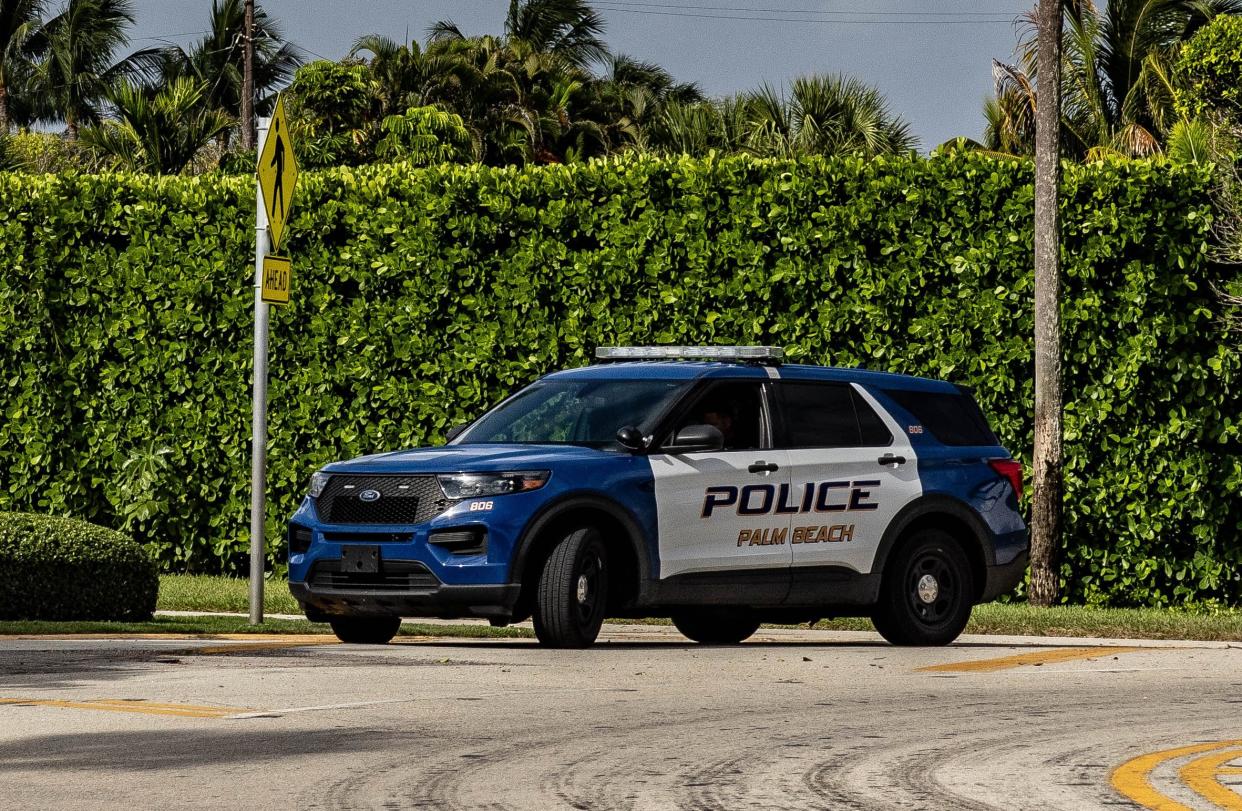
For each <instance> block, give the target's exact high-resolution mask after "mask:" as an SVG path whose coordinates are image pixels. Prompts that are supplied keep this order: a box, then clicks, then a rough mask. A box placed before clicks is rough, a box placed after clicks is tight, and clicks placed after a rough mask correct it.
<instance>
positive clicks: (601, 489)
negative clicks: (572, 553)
mask: <svg viewBox="0 0 1242 811" xmlns="http://www.w3.org/2000/svg"><path fill="white" fill-rule="evenodd" d="M323 470H324V472H325V473H342V474H346V473H354V474H385V473H389V474H391V473H400V474H409V475H417V474H424V475H425V474H445V473H475V472H488V473H497V472H501V471H506V470H515V471H516V470H551V471H552V475H551V476H549V478H548V482H547V484H545V485H544V486H543V487H541V488H539V489H538V490H532V491H530V492H527V493H514V494H510V495H505V496H493V497H488V498H471V499H463V500H462V501H460V502H458V503H457V504H456V505H454V506H453V507H451V508H449V510H447V511H446V512H444V513H442V514H441V515H439V516H436V517H435V518H433V519H432V520H431V521H429V522H427V523H425V524H421V525H395V524H384V525H376V524H327V523H324V522H323V521H321V520H320V518H319V515H318V513H317V512H316V509H315V502H314V499H312V498H310V497H307V498H306V499H304V500H303V501H302V505H301V507H300V508H299V509H298V511H297V512H296V513H295V514H294V515H293V518H292V519H291V522H292V523H294V524H298V525H300V526H303V527H306V528H308V529H310V530H312V532H314V542H313V543H312V544H311V548H310V549H309V550H308V551H307V553H306V554H304V555H296V556H290V558H289V579H290V580H291V581H294V582H303V581H305V580H306V577H307V575H308V574H309V572H310V569H311V566H312V565H313V564H314V562H315V561H316V560H319V559H321V558H322V559H325V560H334V559H337V558H340V557H341V543H339V542H330V541H326V540H324V538H323V534H324V533H325V532H328V533H331V534H333V535H334V536H342V535H350V536H353V538H352V539H351V541H352V542H354V543H376V541H375V540H374V539H375V538H376V536H377V535H390V534H408V536H409V540H408V541H402V542H399V543H391V542H388V543H385V542H379V543H378V545H379V547H380V556H381V557H382V558H383V559H384V560H416V561H418V562H420V563H422V564H424V565H425V566H427V567H428V568H429V569H430V570H431V571H432V573H433V574H435V575H436V577H438V578H439V579H440V581H441V582H442V583H445V584H448V585H481V584H500V583H507V582H509V580H510V577H511V575H512V574H513V573H512V572H511V564H512V561H513V558H514V554H515V553H516V551H517V544H518V542H519V541H520V540H521V536H522V532H523V530H525V528H526V526H527V524H528V523H529V522H530V520H531V518H532V517H533V516H536V515H538V514H539V513H540V512H541V511H542V510H544V509H545V508H546V507H549V506H553V505H555V504H556V503H557V502H559V501H561V500H563V499H566V498H569V497H582V496H587V497H595V498H602V499H605V500H608V501H611V502H613V503H615V504H616V505H618V506H620V507H621V508H622V509H623V510H625V511H626V512H627V513H628V514H629V515H630V516H631V517H632V518H633V520H634V522H635V524H636V525H637V526H638V527H640V528H641V530H642V532H643V534H644V536H645V537H644V540H645V542H646V545H647V549H648V552H649V555H650V560H651V561H652V562H653V566H654V565H655V561H656V560H657V558H658V556H657V553H656V509H655V494H654V487H653V484H652V482H653V479H652V475H651V463H650V462H649V461H648V460H647V458H646V457H645V456H633V455H631V454H628V453H622V452H619V451H609V450H596V449H593V448H584V447H581V446H576V445H483V444H480V445H450V446H447V447H444V448H437V449H434V450H411V451H397V452H394V453H384V454H377V455H374V456H364V457H361V458H358V459H353V460H351V461H348V462H336V463H333V464H330V465H328V466H327V467H325V468H324V469H323ZM486 502H491V504H492V507H491V509H489V510H484V511H477V510H472V509H471V505H473V504H476V503H486ZM476 526H477V527H485V528H486V529H487V531H488V544H487V554H486V556H483V555H476V556H470V557H464V556H459V555H453V554H450V553H449V552H448V551H446V550H443V549H440V548H438V547H436V546H434V545H432V544H428V543H427V537H428V535H430V534H431V533H432V532H435V531H438V530H449V529H464V528H467V527H476ZM655 576H658V570H657V571H656V574H655Z"/></svg>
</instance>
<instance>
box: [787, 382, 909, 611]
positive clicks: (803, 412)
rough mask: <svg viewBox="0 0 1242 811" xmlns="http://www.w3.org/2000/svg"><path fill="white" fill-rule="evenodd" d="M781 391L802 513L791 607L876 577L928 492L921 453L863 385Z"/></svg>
mask: <svg viewBox="0 0 1242 811" xmlns="http://www.w3.org/2000/svg"><path fill="white" fill-rule="evenodd" d="M776 390H777V397H778V400H779V403H780V409H779V410H780V425H779V428H778V434H777V444H778V446H779V447H781V448H782V449H783V450H785V451H786V452H787V453H788V454H789V462H790V472H791V489H792V492H793V494H794V495H795V496H796V499H797V506H798V513H797V514H796V515H794V516H793V517H792V518H793V521H792V526H791V528H790V550H791V560H792V566H793V572H792V580H793V583H794V591H793V592H791V595H790V600H791V601H792V602H803V601H808V602H819V601H825V600H827V601H830V600H831V585H830V584H831V581H832V580H834V579H836V580H839V579H840V577H841V576H843V575H848V574H850V573H858V574H866V573H869V572H870V571H871V567H872V563H873V562H874V560H875V555H876V550H877V549H878V547H879V543H880V539H881V538H882V537H883V535H884V530H885V529H886V528H887V527H888V524H889V522H890V521H892V519H893V517H894V516H896V514H897V512H898V511H899V510H901V508H902V507H904V506H905V505H906V504H908V503H910V502H911V501H913V500H914V499H916V498H918V496H919V495H920V494H921V493H922V488H921V485H920V484H919V476H918V464H917V462H916V459H915V453H914V448H913V447H912V446H911V445H910V442H909V440H908V439H907V438H906V434H905V432H904V431H902V430H901V429H900V427H899V426H898V425H897V423H896V422H894V421H893V419H892V418H891V417H890V416H889V415H888V414H886V413H885V412H884V410H883V409H882V408H881V407H879V405H878V404H877V403H876V402H875V400H874V399H873V398H872V397H871V396H870V394H868V393H867V391H866V390H865V389H863V388H862V387H861V386H858V385H857V384H853V383H846V382H829V381H818V380H781V381H778V382H777V384H776ZM821 587H822V588H821ZM819 592H827V593H824V594H820V593H819Z"/></svg>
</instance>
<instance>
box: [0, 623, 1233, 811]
mask: <svg viewBox="0 0 1242 811" xmlns="http://www.w3.org/2000/svg"><path fill="white" fill-rule="evenodd" d="M327 641H328V640H326V639H324V638H318V639H313V638H293V639H288V638H285V639H249V640H240V641H231V640H168V639H159V640H151V639H135V640H98V639H91V640H81V639H65V640H51V639H12V638H10V639H0V807H3V808H5V809H19V808H20V809H26V808H30V809H36V808H37V809H45V808H92V809H111V808H118V809H126V810H127V811H132V810H133V809H138V808H226V807H245V808H295V807H296V808H319V809H337V808H342V809H343V808H351V809H352V808H365V809H402V808H435V809H455V808H471V809H473V808H529V809H549V808H579V809H612V808H621V809H665V808H669V809H673V808H677V809H724V808H770V809H781V810H782V811H786V810H790V809H812V808H814V809H853V808H860V809H923V808H926V809H1049V808H1061V809H1082V808H1105V807H1108V808H1117V807H1149V808H1165V809H1172V810H1180V809H1185V808H1193V809H1205V808H1213V807H1218V808H1226V809H1242V646H1237V645H1235V646H1232V647H1230V646H1227V645H1223V644H1213V643H1201V644H1197V645H1196V644H1189V643H1184V644H1181V645H1161V646H1156V647H1135V646H1136V644H1142V643H1123V642H1106V641H1094V642H1086V641H1081V640H1034V641H1033V640H1003V639H997V638H983V637H974V638H964V639H963V640H962V641H960V642H959V643H957V644H955V645H953V646H952V647H949V648H941V649H898V648H893V647H889V646H887V645H885V644H883V643H881V642H880V641H879V638H878V637H875V636H873V635H870V634H848V633H828V632H814V633H811V632H761V634H760V635H759V636H758V637H757V638H756V639H755V640H753V641H751V642H748V643H747V644H744V645H742V646H740V647H733V648H704V647H698V646H695V645H692V644H688V643H685V642H684V641H683V640H682V639H681V638H680V637H678V636H677V635H676V633H675V632H673V631H672V630H671V629H661V628H638V627H625V628H620V627H611V628H609V629H608V630H607V632H606V634H605V636H604V638H603V641H602V642H601V644H599V645H597V646H596V647H595V648H593V649H590V650H586V651H549V650H541V649H539V648H537V647H535V646H534V645H533V644H532V643H531V642H528V641H525V640H503V641H500V640H495V641H479V642H470V641H445V640H406V641H404V642H403V643H402V644H394V645H389V646H385V647H371V646H357V647H348V646H344V645H337V644H324V643H325V642H327ZM1018 642H1021V644H1011V643H1018ZM1162 803H1163V805H1162Z"/></svg>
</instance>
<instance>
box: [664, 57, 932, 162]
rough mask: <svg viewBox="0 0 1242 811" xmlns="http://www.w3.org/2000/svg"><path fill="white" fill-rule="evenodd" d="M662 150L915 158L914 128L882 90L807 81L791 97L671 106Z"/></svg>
mask: <svg viewBox="0 0 1242 811" xmlns="http://www.w3.org/2000/svg"><path fill="white" fill-rule="evenodd" d="M655 143H656V148H657V149H659V150H661V151H666V152H674V153H675V152H684V153H687V154H699V155H701V154H704V153H706V152H707V151H708V150H713V149H714V150H717V151H721V152H725V153H729V152H748V153H750V154H753V155H759V156H762V157H783V158H794V157H801V156H804V155H839V154H862V155H866V156H869V157H872V156H876V155H892V154H902V153H905V152H909V151H911V150H912V149H914V148H915V147H916V146H917V145H918V140H917V139H916V138H915V137H914V136H913V135H911V133H910V126H909V124H907V123H906V122H905V121H903V120H902V119H900V118H898V117H897V116H895V115H893V114H892V113H891V112H889V110H888V105H887V102H885V100H884V97H883V96H882V95H881V94H880V92H879V91H878V90H876V89H875V88H872V87H869V86H868V85H866V84H864V83H863V82H860V81H858V80H857V79H851V78H848V77H844V76H823V75H813V76H803V77H800V78H798V79H795V80H794V82H793V85H792V86H791V87H790V92H789V95H788V96H786V95H785V94H784V93H782V92H780V91H778V90H775V89H774V88H772V87H770V86H768V85H764V86H763V87H761V88H760V89H759V90H756V91H754V92H751V93H743V94H740V95H737V96H732V97H729V98H726V99H723V100H720V101H715V102H701V103H697V104H671V105H669V107H668V109H667V110H666V111H665V113H664V114H663V115H662V117H661V120H660V124H659V127H658V128H657V133H656V138H655Z"/></svg>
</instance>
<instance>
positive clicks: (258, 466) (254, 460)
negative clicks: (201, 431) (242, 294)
mask: <svg viewBox="0 0 1242 811" xmlns="http://www.w3.org/2000/svg"><path fill="white" fill-rule="evenodd" d="M270 121H271V119H268V118H261V119H259V140H258V144H259V145H260V150H259V151H260V154H262V145H263V144H264V143H265V142H266V141H267V129H268V125H269V123H270ZM254 196H255V205H254V408H253V411H252V415H251V431H250V624H251V625H259V624H260V623H262V622H263V575H264V568H265V567H264V563H265V562H266V557H267V550H266V548H265V546H266V544H265V539H266V537H267V527H266V523H267V521H266V509H267V331H268V309H269V305H268V303H267V302H266V301H264V300H263V259H264V257H266V256H267V255H268V253H269V252H270V250H271V242H270V240H269V238H268V235H267V206H266V205H264V201H263V188H262V184H261V182H260V181H259V180H257V179H256V180H255V184H254Z"/></svg>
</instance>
